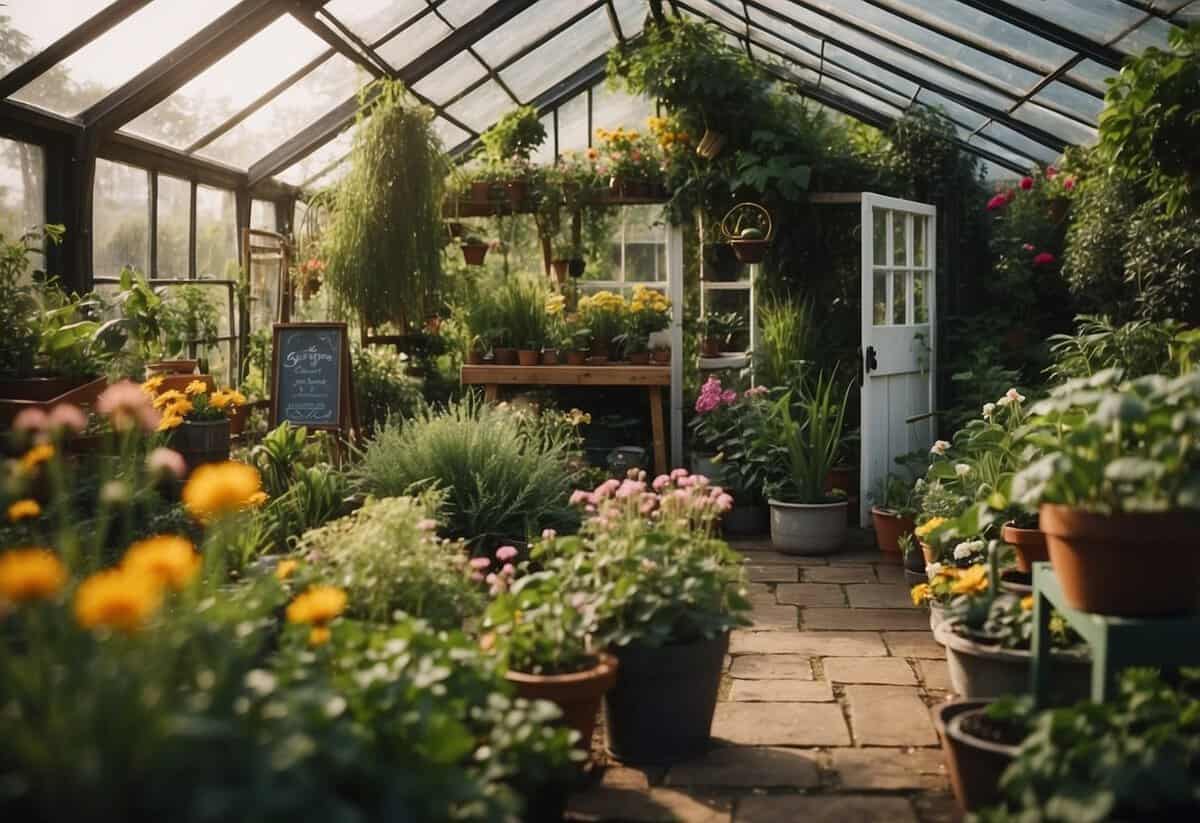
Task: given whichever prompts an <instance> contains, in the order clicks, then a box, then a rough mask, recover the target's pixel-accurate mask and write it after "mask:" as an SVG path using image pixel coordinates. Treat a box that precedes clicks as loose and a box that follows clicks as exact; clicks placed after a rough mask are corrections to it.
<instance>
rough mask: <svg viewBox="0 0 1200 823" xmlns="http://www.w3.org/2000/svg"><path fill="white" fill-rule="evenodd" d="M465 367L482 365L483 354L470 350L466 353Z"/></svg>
mask: <svg viewBox="0 0 1200 823" xmlns="http://www.w3.org/2000/svg"><path fill="white" fill-rule="evenodd" d="M467 365H468V366H481V365H483V352H481V351H479V350H477V349H472V350H471V351H469V352H467Z"/></svg>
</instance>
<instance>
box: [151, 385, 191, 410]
mask: <svg viewBox="0 0 1200 823" xmlns="http://www.w3.org/2000/svg"><path fill="white" fill-rule="evenodd" d="M180 400H187V395H186V394H184V393H183V392H181V391H179V390H178V389H168V390H167V391H165V392H163V393H162V394H160V395H159V396H158V397H156V398H154V408H156V409H165V408H166V407H167V406H169V405H171V404H172V403H178V402H179V401H180Z"/></svg>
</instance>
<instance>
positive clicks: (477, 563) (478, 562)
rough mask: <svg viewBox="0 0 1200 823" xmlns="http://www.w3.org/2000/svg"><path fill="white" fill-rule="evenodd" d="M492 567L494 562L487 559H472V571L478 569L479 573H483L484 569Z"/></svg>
mask: <svg viewBox="0 0 1200 823" xmlns="http://www.w3.org/2000/svg"><path fill="white" fill-rule="evenodd" d="M491 565H492V561H491V560H488V559H487V558H486V557H472V558H471V568H472V569H478V570H479V571H483V570H484V569H486V568H488V567H489V566H491Z"/></svg>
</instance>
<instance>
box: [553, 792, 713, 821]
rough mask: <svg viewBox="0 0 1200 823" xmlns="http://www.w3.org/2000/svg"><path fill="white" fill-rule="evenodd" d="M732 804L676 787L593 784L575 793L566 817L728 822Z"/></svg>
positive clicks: (599, 819) (583, 819) (589, 819)
mask: <svg viewBox="0 0 1200 823" xmlns="http://www.w3.org/2000/svg"><path fill="white" fill-rule="evenodd" d="M731 806H732V803H731V802H730V801H729V800H728V799H724V798H697V797H692V796H689V795H687V794H685V793H683V792H681V791H677V790H675V789H651V790H650V791H648V792H647V791H634V790H632V789H616V788H609V787H605V786H602V785H600V786H594V787H592V788H591V789H588V790H587V791H585V792H580V793H578V794H576V795H573V796H572V797H571V799H570V802H569V803H568V805H567V819H568V820H575V821H589V823H591V822H593V821H595V822H596V823H599V821H613V823H616V821H621V822H622V823H667V822H668V821H681V822H682V823H729V821H730V819H731V817H730V813H731Z"/></svg>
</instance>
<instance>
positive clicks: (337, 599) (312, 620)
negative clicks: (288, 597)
mask: <svg viewBox="0 0 1200 823" xmlns="http://www.w3.org/2000/svg"><path fill="white" fill-rule="evenodd" d="M345 610H346V592H345V591H343V590H342V589H339V588H337V587H336V586H311V587H310V588H309V589H308V590H307V591H305V592H304V594H301V595H299V596H298V597H297V598H296V599H295V600H293V601H292V602H291V603H289V604H288V607H287V619H288V622H289V623H309V624H311V625H314V626H324V625H326V624H327V623H329V622H330V621H331V620H333V619H334V618H336V617H337V616H338V615H340V614H341V613H342V612H343V611H345Z"/></svg>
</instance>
